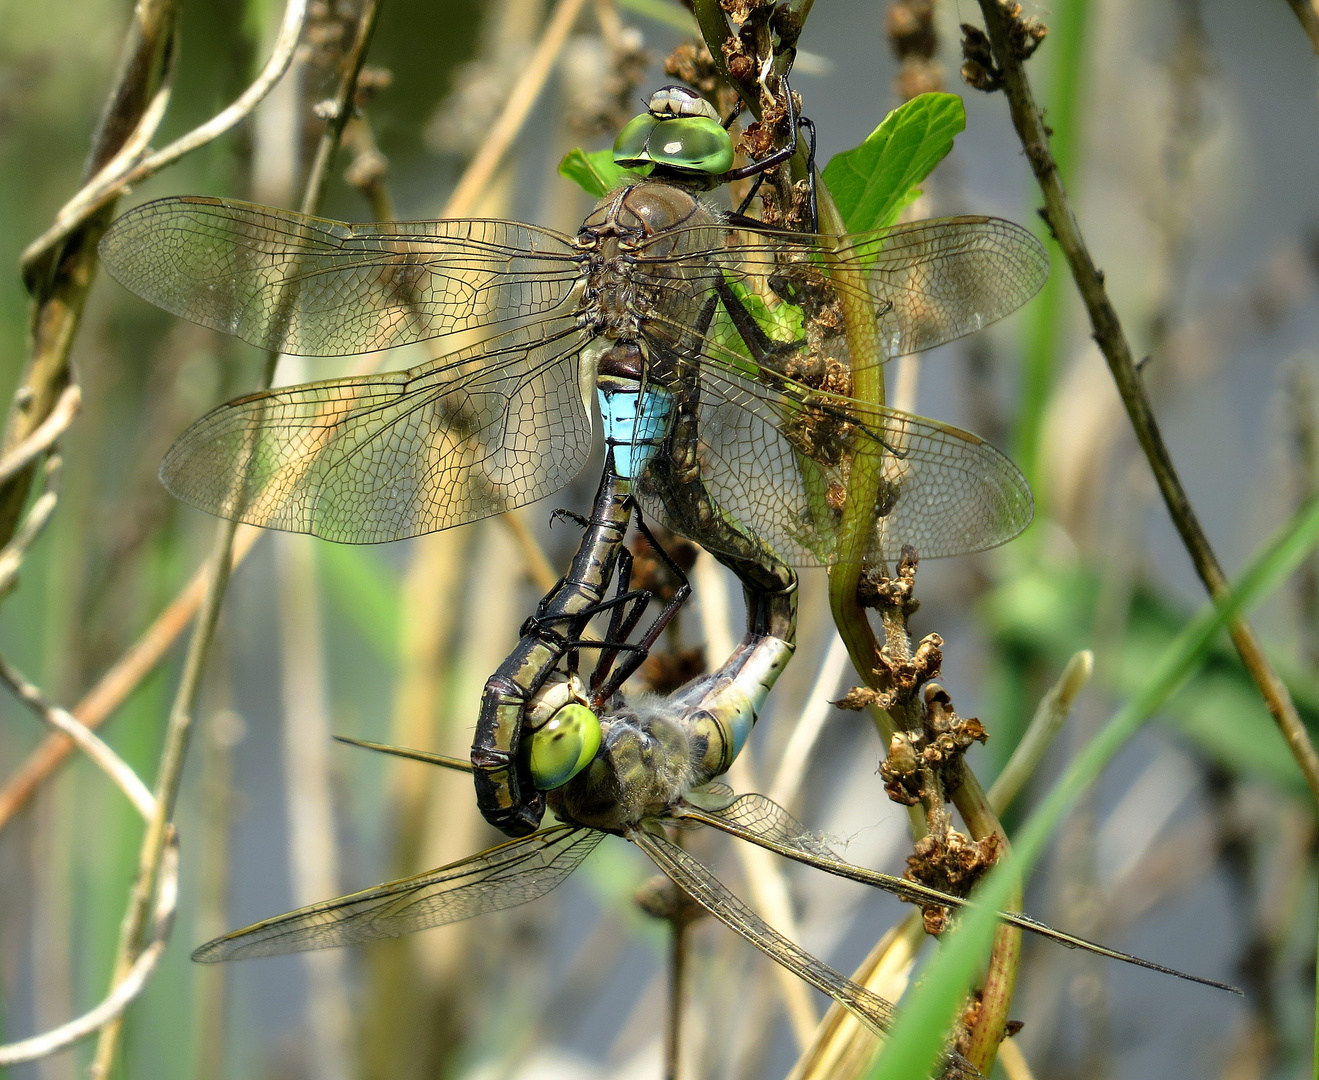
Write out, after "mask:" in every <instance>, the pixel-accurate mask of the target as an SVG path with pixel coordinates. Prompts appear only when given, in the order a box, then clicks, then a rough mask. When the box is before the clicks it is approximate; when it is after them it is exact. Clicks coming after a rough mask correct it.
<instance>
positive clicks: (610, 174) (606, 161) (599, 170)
mask: <svg viewBox="0 0 1319 1080" xmlns="http://www.w3.org/2000/svg"><path fill="white" fill-rule="evenodd" d="M649 171H650V170H649V169H646V170H645V171H642V170H640V169H624V168H623V167H622V166H621V165H615V164H614V155H613V151H611V150H596V151H593V152H592V153H589V154H588V153H587V152H586V151H585V150H583V149H582V148H581V147H577V148H576V149H573V150H569V151H568V153H566V154H565V155H564V157H563V160H562V161H561V162H559V175H560V176H566V177H567V178H568V179H569V180H572V181H574V182H576V183H577V184H579V185H581V187H582V188H584V189H585V190H586V192H587V194H589V195H594V196H595V197H596V198H597V199H603V198H604V197H605V196H606V195H608V194H609V193H610V192H611V191H613V190H614V188H616V187H618V186H619V185H620V184H623V183H626V182H627V181H628V180H631V179H635V178H636V177H638V176H645V175H646V173H647V172H649Z"/></svg>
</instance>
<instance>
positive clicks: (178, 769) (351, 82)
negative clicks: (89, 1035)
mask: <svg viewBox="0 0 1319 1080" xmlns="http://www.w3.org/2000/svg"><path fill="white" fill-rule="evenodd" d="M377 11H378V4H377V2H376V0H367V2H366V4H365V5H364V6H363V9H362V13H361V15H360V17H359V19H358V24H357V33H356V36H355V38H354V41H353V46H352V48H351V49H350V50H349V51H348V53H347V54H346V55H345V58H344V62H343V66H342V69H341V74H340V82H339V91H338V93H337V94H336V95H335V103H336V109H335V111H334V112H333V113H332V115H331V116H330V118H329V120H328V121H327V122H326V125H325V132H324V134H323V135H322V136H321V140H320V143H319V145H318V147H317V152H316V157H315V159H314V161H313V163H312V167H311V171H310V173H309V175H308V178H307V184H306V188H305V190H304V192H303V199H302V212H303V213H305V214H309V213H314V212H315V210H316V209H317V206H318V205H319V201H320V198H321V195H322V194H323V192H324V189H325V181H326V175H327V174H328V172H329V168H330V162H331V160H332V157H333V153H334V149H335V147H337V146H338V143H339V137H340V135H341V134H342V133H343V127H344V125H345V124H346V123H347V120H348V113H349V109H348V105H349V103H350V102H351V101H352V100H353V93H354V90H355V87H356V85H357V75H358V72H359V71H360V70H361V66H362V62H363V60H364V59H365V55H366V48H367V45H368V44H369V43H370V40H371V34H372V32H373V30H374V29H375V20H376V13H377ZM278 360H279V357H278V356H277V355H271V356H270V357H269V358H268V360H267V363H266V370H265V372H264V376H263V378H262V381H261V388H262V389H264V388H266V387H268V386H269V385H270V381H271V379H272V378H273V376H274V373H275V365H276V363H277V362H278ZM237 530H238V523H237V522H233V521H225V522H222V523H221V525H220V528H219V534H218V536H217V538H216V543H215V547H214V550H213V553H212V557H211V563H210V564H211V576H210V580H209V582H208V585H207V590H206V598H205V600H204V601H203V602H202V607H201V611H200V612H199V614H198V619H197V626H196V629H195V630H194V631H193V635H192V639H191V640H190V641H189V643H188V654H187V658H186V659H185V661H184V665H183V674H182V676H181V678H180V680H179V686H178V689H177V691H176V692H175V696H174V703H173V705H172V707H171V709H170V716H169V722H168V724H167V725H166V729H165V742H164V747H163V749H162V751H161V758H160V766H159V771H158V773H157V776H156V799H157V806H156V813H155V814H154V815H153V816H152V818H151V820H150V822H149V823H148V826H147V833H146V836H145V838H144V839H143V842H142V849H141V853H140V855H139V858H138V870H137V878H136V880H135V881H134V885H133V893H132V896H131V899H130V901H129V908H128V911H127V912H126V913H125V915H124V921H123V925H122V926H121V928H120V939H119V951H118V956H117V958H116V962H115V976H114V981H115V982H117V981H118V980H119V979H120V978H122V977H124V976H125V975H126V974H127V973H128V970H129V969H130V968H131V967H132V965H133V963H134V962H135V960H136V958H137V956H138V955H139V953H140V951H141V948H142V945H141V937H142V933H143V929H144V927H145V922H146V916H147V910H148V906H149V904H150V901H151V896H152V893H153V892H154V888H155V882H156V877H157V870H158V868H159V866H160V860H161V858H162V856H163V854H164V847H165V838H166V836H167V835H168V834H169V833H170V832H171V831H172V828H173V827H172V825H171V824H170V821H171V819H172V818H173V815H174V806H175V803H176V801H177V799H178V792H179V784H180V782H181V781H182V778H183V763H184V759H185V758H186V756H187V751H188V744H189V741H190V739H191V735H192V727H193V717H194V713H195V711H196V705H197V698H198V694H199V692H200V690H201V680H202V675H203V674H204V672H205V668H206V660H207V657H208V655H209V652H210V645H211V642H212V640H213V639H214V636H215V627H216V624H217V623H218V622H219V618H220V607H221V605H222V604H223V603H224V594H225V589H226V588H227V586H228V584H229V572H230V568H231V567H232V565H233V546H234V534H235V533H236V532H237ZM122 1030H123V1024H122V1020H115V1021H113V1022H111V1023H109V1024H107V1025H106V1026H105V1027H104V1028H102V1029H101V1038H100V1040H99V1041H98V1044H97V1047H96V1057H95V1059H94V1060H93V1062H92V1066H91V1070H90V1072H91V1076H92V1077H93V1080H102V1078H104V1077H108V1076H109V1075H110V1071H111V1067H112V1065H113V1063H114V1058H115V1055H116V1053H117V1050H118V1046H119V1039H120V1035H121V1033H122Z"/></svg>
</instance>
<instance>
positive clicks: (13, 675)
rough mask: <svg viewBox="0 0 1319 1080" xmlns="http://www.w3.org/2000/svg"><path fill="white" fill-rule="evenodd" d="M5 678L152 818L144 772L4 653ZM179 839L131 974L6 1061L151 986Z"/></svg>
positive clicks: (108, 1015)
mask: <svg viewBox="0 0 1319 1080" xmlns="http://www.w3.org/2000/svg"><path fill="white" fill-rule="evenodd" d="M0 681H3V682H4V683H5V684H6V685H8V686H9V688H10V689H11V690H12V691H13V692H14V694H15V695H16V696H17V697H18V698H19V699H20V700H21V701H22V702H23V703H24V704H26V705H27V706H28V707H29V708H31V709H32V710H33V711H34V712H35V713H36V714H37V715H38V716H39V717H40V718H41V719H42V720H43V721H44V722H45V723H47V724H49V725H50V726H51V727H53V728H56V729H58V730H59V731H62V732H64V733H65V734H66V735H67V736H68V737H69V738H70V739H72V740H73V741H74V742H75V743H76V744H77V745H78V747H79V748H80V749H81V750H82V751H83V752H84V753H86V754H87V756H88V757H89V758H91V759H92V761H93V762H94V763H95V764H96V765H97V767H98V768H100V769H101V771H102V772H104V773H105V774H106V775H107V776H108V777H109V778H110V779H111V780H112V781H113V782H114V783H115V785H116V786H117V787H118V788H119V789H120V790H121V791H122V792H123V793H124V795H125V796H126V797H127V798H128V801H129V802H131V803H132V804H133V807H134V809H136V810H137V812H138V813H139V814H141V815H142V817H143V819H144V820H148V821H149V820H151V818H152V817H153V815H154V814H155V811H156V800H155V797H154V796H153V795H152V794H151V792H150V791H148V790H147V786H146V785H145V784H144V783H142V781H141V779H140V778H139V777H138V775H137V774H136V773H135V772H134V771H133V770H132V769H131V768H130V767H129V766H128V764H127V763H126V762H124V760H123V759H122V758H120V757H119V755H118V754H116V753H115V752H114V751H113V750H111V749H110V747H109V746H107V745H106V744H105V743H103V742H102V741H101V740H100V739H98V738H97V737H96V736H95V735H94V734H92V732H90V731H88V730H87V729H86V728H85V727H84V726H83V725H82V724H80V723H78V721H77V720H76V719H74V717H73V716H71V715H70V714H69V713H68V712H66V711H65V710H63V709H61V708H59V707H58V706H55V705H53V704H51V703H50V702H48V701H47V700H46V699H45V697H44V696H43V695H42V693H41V691H40V690H39V689H38V688H37V687H36V686H34V685H33V684H32V683H30V682H28V681H27V680H26V679H25V678H23V676H22V675H20V674H19V673H18V672H17V671H16V670H15V669H14V668H12V667H11V666H10V665H9V663H8V662H7V661H6V660H5V659H4V658H3V657H0ZM178 868H179V859H178V843H177V841H176V839H175V837H174V833H173V830H172V829H171V830H170V831H169V833H168V835H167V837H166V845H165V850H164V852H163V854H162V859H161V870H160V887H159V888H158V890H157V894H156V905H155V910H154V912H153V918H152V924H153V931H152V935H151V940H150V941H149V942H148V944H147V946H146V948H145V949H144V950H143V951H142V953H141V955H140V956H139V957H138V958H137V961H136V963H135V964H134V965H133V967H132V968H131V969H130V970H129V971H128V972H127V973H126V974H125V977H124V978H123V979H121V980H119V981H118V982H116V983H115V985H114V986H113V987H112V989H111V991H110V993H109V994H108V995H107V996H106V997H105V999H104V1000H102V1001H101V1003H100V1004H98V1005H97V1006H96V1007H95V1008H93V1009H91V1010H89V1011H88V1012H86V1013H84V1014H83V1015H82V1016H79V1017H77V1018H75V1019H73V1020H70V1021H69V1022H68V1023H66V1024H61V1025H60V1026H59V1027H58V1028H55V1029H54V1030H52V1031H47V1032H45V1033H43V1034H41V1035H36V1036H33V1037H32V1038H30V1039H24V1040H22V1041H21V1042H16V1043H10V1044H8V1045H7V1046H0V1067H4V1066H8V1065H17V1064H19V1063H21V1062H24V1061H33V1060H36V1059H37V1058H42V1057H46V1056H47V1055H49V1054H53V1053H55V1052H56V1051H57V1050H61V1049H63V1048H64V1047H66V1046H70V1045H72V1044H73V1043H75V1042H78V1041H79V1040H81V1039H84V1038H86V1037H87V1036H89V1035H91V1034H92V1033H94V1032H95V1031H96V1030H97V1029H98V1028H101V1027H102V1026H103V1025H105V1024H107V1023H110V1022H111V1021H113V1020H114V1019H115V1018H116V1017H117V1016H119V1015H120V1014H121V1013H122V1012H123V1011H124V1009H126V1008H127V1007H128V1005H129V1003H130V1002H131V1001H132V1000H133V999H134V998H136V997H137V995H138V994H139V993H141V992H142V989H143V988H144V987H145V986H146V984H147V980H148V979H149V978H150V976H151V974H152V972H154V971H155V969H156V966H157V964H159V963H160V958H161V956H162V954H163V953H164V951H165V944H166V941H167V940H168V938H169V930H170V925H171V923H172V922H173V918H174V910H175V907H176V906H177V903H178Z"/></svg>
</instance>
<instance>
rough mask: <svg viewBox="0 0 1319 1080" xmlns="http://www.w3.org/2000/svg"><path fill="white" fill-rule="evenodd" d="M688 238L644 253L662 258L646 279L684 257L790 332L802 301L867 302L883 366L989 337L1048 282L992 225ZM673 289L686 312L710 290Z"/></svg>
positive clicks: (1037, 254) (1022, 236)
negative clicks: (675, 256) (841, 298)
mask: <svg viewBox="0 0 1319 1080" xmlns="http://www.w3.org/2000/svg"><path fill="white" fill-rule="evenodd" d="M681 232H682V233H683V234H684V235H683V237H682V238H681V240H679V239H677V238H674V237H673V236H671V235H670V233H662V234H660V236H659V237H657V238H656V239H655V240H654V241H652V242H651V243H650V245H648V247H646V248H643V252H645V251H654V252H655V254H653V255H651V256H649V260H647V258H646V257H645V256H644V255H643V257H642V258H640V259H639V260H638V262H639V264H640V265H641V266H642V267H643V269H644V267H645V265H646V262H647V261H649V262H651V263H653V264H654V267H655V269H656V270H657V271H661V270H662V269H663V267H664V265H665V264H666V263H667V262H668V261H670V257H669V256H668V255H667V254H663V252H667V251H668V249H670V248H674V249H677V250H679V251H681V253H682V254H681V258H682V259H684V260H686V261H688V262H700V261H702V260H704V261H708V262H711V263H714V264H715V265H717V266H719V267H720V269H721V271H722V273H723V276H724V278H725V280H727V281H728V282H730V283H736V284H737V285H738V286H740V287H741V289H742V290H743V292H744V294H747V295H750V296H753V297H756V298H758V299H759V300H760V301H761V302H763V303H764V304H765V305H766V306H767V307H768V308H769V309H770V310H771V311H775V310H778V311H779V314H780V317H781V318H782V319H783V321H784V322H788V321H790V318H789V316H790V314H791V312H790V309H791V308H792V307H793V306H794V303H799V302H800V300H799V298H800V297H803V296H805V297H809V296H814V297H815V298H816V300H817V301H818V300H820V299H821V297H824V299H826V300H827V299H828V297H829V296H830V295H831V294H832V295H837V294H844V295H850V296H854V297H858V298H862V299H864V300H866V301H868V302H869V303H870V304H871V305H872V306H873V309H874V312H875V317H876V320H877V325H878V330H879V348H878V356H877V359H878V360H879V361H881V362H882V361H884V360H887V359H890V358H892V357H895V356H901V355H904V354H906V353H914V352H920V351H922V350H924V349H932V348H934V347H935V346H936V345H942V344H944V343H945V342H949V341H953V340H955V339H956V338H960V337H963V336H965V335H967V334H973V333H975V332H976V331H977V330H980V329H983V328H984V327H986V326H988V325H989V324H990V323H993V322H995V321H997V320H998V319H1001V318H1003V317H1004V316H1005V315H1008V314H1010V313H1011V312H1013V311H1015V310H1016V309H1017V308H1019V307H1021V305H1022V304H1024V303H1026V301H1027V300H1029V299H1030V298H1031V297H1032V296H1034V295H1035V294H1036V293H1037V292H1039V290H1040V289H1041V288H1042V287H1043V286H1044V282H1045V280H1046V279H1047V278H1048V275H1049V259H1048V256H1047V254H1046V253H1045V250H1044V247H1043V245H1042V244H1041V243H1040V242H1039V240H1037V239H1036V238H1035V237H1034V236H1033V235H1032V234H1031V233H1030V232H1029V231H1028V230H1026V229H1023V228H1022V227H1021V226H1020V225H1016V224H1014V223H1013V222H1010V221H1003V220H1001V219H999V218H991V217H979V216H967V217H955V218H938V219H930V220H925V221H915V222H911V223H909V224H904V225H895V226H893V227H891V228H889V229H883V230H878V231H875V232H867V233H853V234H849V235H846V236H839V237H827V236H814V235H810V234H804V233H790V232H779V231H773V230H756V229H742V228H739V229H736V230H733V229H728V228H724V227H712V226H698V227H695V228H693V229H689V230H681ZM839 268H841V270H842V271H843V272H841V273H840V272H838V270H839ZM665 287H666V290H668V292H669V293H670V298H669V301H668V306H670V307H672V308H677V307H679V306H688V305H689V303H690V302H689V301H687V300H684V299H683V298H681V297H680V296H679V295H678V294H679V293H682V292H683V291H684V290H695V289H701V288H704V287H706V285H705V282H704V281H703V280H702V279H693V280H691V281H688V282H684V281H683V280H681V279H677V280H672V281H667V282H666V285H665ZM784 305H786V306H787V309H789V310H783V309H784ZM869 362H870V358H867V357H859V358H855V359H853V360H852V361H851V363H852V365H853V366H856V367H860V366H863V365H866V364H868V363H869Z"/></svg>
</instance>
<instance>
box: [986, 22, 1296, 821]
mask: <svg viewBox="0 0 1319 1080" xmlns="http://www.w3.org/2000/svg"><path fill="white" fill-rule="evenodd" d="M980 10H981V12H982V13H983V14H984V18H985V26H986V29H987V31H988V36H989V42H990V45H991V48H992V50H993V58H994V63H995V65H996V68H997V70H996V72H995V73H994V74H995V76H996V78H995V80H993V82H995V83H998V84H1000V85H1001V87H1002V89H1003V91H1004V93H1005V94H1006V95H1007V98H1008V104H1009V107H1010V109H1011V113H1012V122H1013V125H1014V126H1015V127H1016V129H1017V135H1018V137H1019V138H1020V139H1021V144H1022V147H1023V148H1024V149H1025V151H1026V157H1027V159H1028V160H1029V161H1030V165H1031V168H1032V170H1033V171H1034V173H1035V178H1036V180H1037V181H1038V182H1039V185H1040V190H1041V191H1042V192H1043V194H1044V203H1045V205H1044V210H1043V214H1044V217H1045V220H1046V221H1047V222H1048V223H1049V227H1050V229H1051V230H1052V231H1053V234H1054V237H1055V238H1056V239H1057V241H1058V244H1059V246H1060V247H1061V248H1062V251H1063V254H1064V256H1065V257H1066V259H1067V264H1068V266H1069V267H1070V269H1071V271H1072V277H1073V279H1074V280H1075V282H1076V287H1077V290H1078V291H1079V292H1080V294H1081V299H1082V301H1083V302H1084V303H1085V307H1086V311H1087V313H1088V314H1089V316H1090V324H1091V328H1092V332H1093V336H1094V339H1095V342H1096V343H1097V344H1098V345H1099V348H1100V351H1101V352H1102V353H1103V354H1104V359H1105V360H1106V361H1107V362H1108V367H1109V371H1110V372H1111V373H1112V376H1113V381H1114V383H1115V384H1116V386H1117V390H1118V394H1119V395H1120V397H1121V398H1122V403H1123V405H1124V406H1125V407H1126V410H1127V416H1128V418H1129V419H1130V421H1131V426H1132V428H1133V430H1134V431H1135V433H1136V438H1137V440H1138V441H1139V443H1140V446H1141V449H1142V450H1143V451H1144V453H1145V456H1146V458H1147V459H1148V460H1149V463H1150V468H1151V469H1152V470H1153V472H1154V478H1155V480H1156V481H1157V483H1158V485H1159V491H1160V493H1161V494H1162V495H1163V499H1164V502H1165V504H1166V505H1167V507H1168V512H1169V514H1170V515H1171V516H1172V520H1173V524H1174V525H1176V527H1177V531H1178V533H1179V534H1180V535H1181V538H1182V543H1183V544H1184V545H1185V546H1186V550H1187V552H1188V553H1189V554H1190V556H1191V560H1192V562H1193V563H1194V564H1195V569H1196V572H1197V573H1198V574H1199V576H1200V580H1201V581H1203V582H1204V585H1205V588H1206V589H1207V590H1208V592H1209V595H1210V596H1212V597H1213V598H1214V599H1215V600H1216V601H1221V600H1223V599H1224V598H1225V597H1226V596H1227V594H1228V591H1229V586H1228V581H1227V577H1226V575H1225V574H1224V573H1223V569H1222V567H1221V566H1220V565H1219V562H1218V559H1217V557H1216V556H1215V554H1214V551H1213V549H1212V547H1211V546H1210V544H1209V540H1208V538H1207V537H1206V536H1205V532H1204V529H1203V527H1202V526H1201V524H1200V521H1199V518H1198V517H1197V516H1196V513H1195V509H1194V508H1193V507H1192V506H1191V502H1190V499H1189V498H1188V497H1187V495H1186V491H1185V489H1184V488H1183V486H1182V482H1181V479H1180V477H1179V476H1178V475H1177V470H1176V467H1175V466H1174V465H1173V461H1172V456H1171V455H1170V454H1169V452H1168V448H1167V446H1166V445H1165V444H1164V441H1163V437H1162V435H1161V434H1160V433H1159V426H1158V421H1157V420H1156V419H1155V416H1154V410H1153V408H1152V407H1151V405H1150V401H1149V397H1148V396H1147V394H1146V392H1145V387H1144V384H1143V383H1142V381H1141V377H1140V373H1139V371H1138V370H1137V368H1136V363H1135V360H1134V359H1133V357H1132V352H1131V345H1130V343H1129V342H1128V340H1127V337H1126V334H1125V332H1124V331H1123V329H1122V323H1121V320H1120V319H1119V318H1118V314H1117V311H1116V309H1115V308H1114V307H1113V304H1112V302H1111V301H1110V300H1109V298H1108V293H1107V290H1106V289H1105V287H1104V276H1103V274H1102V273H1101V272H1100V271H1099V269H1098V268H1097V267H1096V266H1095V264H1094V261H1093V259H1091V257H1090V252H1089V250H1088V249H1087V247H1086V245H1085V241H1084V239H1083V238H1082V236H1081V230H1080V226H1079V225H1078V224H1077V221H1076V217H1075V215H1074V214H1073V212H1072V208H1071V205H1070V203H1069V202H1068V200H1067V193H1066V191H1065V189H1064V188H1063V183H1062V178H1061V177H1060V176H1059V175H1058V170H1057V167H1056V166H1055V164H1054V161H1053V156H1052V154H1051V153H1050V151H1049V135H1048V132H1047V130H1046V129H1045V126H1044V120H1043V117H1042V115H1041V113H1040V110H1039V107H1038V106H1037V105H1036V103H1035V98H1034V95H1033V93H1032V91H1031V87H1030V82H1029V80H1028V79H1027V78H1026V72H1025V68H1024V66H1023V59H1024V54H1026V53H1027V50H1026V49H1025V48H1023V47H1022V46H1021V44H1020V43H1021V42H1022V41H1023V31H1025V30H1028V29H1029V28H1028V27H1026V25H1025V24H1024V23H1023V22H1022V20H1021V17H1020V8H1019V7H1018V6H1017V5H1015V4H1012V3H1010V2H1007V0H980ZM1014 42H1016V44H1014ZM991 85H992V83H991ZM1228 630H1229V634H1230V636H1231V638H1232V643H1233V644H1234V645H1235V646H1236V649H1237V652H1238V654H1239V655H1240V657H1241V662H1242V663H1243V664H1244V665H1245V667H1246V670H1247V671H1248V672H1249V673H1250V676H1251V678H1252V679H1253V680H1254V682H1255V685H1256V686H1257V687H1258V688H1259V691H1260V694H1261V695H1262V696H1263V698H1264V702H1265V704H1266V705H1267V706H1268V709H1269V712H1270V713H1272V715H1273V718H1274V721H1275V722H1276V723H1277V725H1278V728H1279V730H1280V731H1281V732H1282V735H1283V738H1284V739H1285V740H1286V742H1287V745H1288V747H1289V748H1290V749H1291V752H1292V756H1293V757H1294V758H1295V760H1296V763H1297V765H1298V766H1299V767H1300V770H1301V773H1302V775H1303V776H1304V778H1305V782H1306V785H1307V786H1308V787H1309V789H1310V793H1311V795H1312V797H1313V798H1314V799H1315V801H1316V802H1319V753H1316V751H1315V747H1314V744H1313V743H1312V742H1311V741H1310V737H1309V735H1308V733H1307V732H1306V730H1305V726H1304V724H1303V723H1302V722H1301V718H1300V716H1299V714H1298V713H1297V711H1296V706H1295V704H1294V703H1293V702H1292V700H1291V695H1290V694H1289V693H1288V691H1287V688H1286V686H1284V685H1283V683H1282V680H1281V679H1280V678H1278V675H1277V673H1276V672H1275V671H1274V670H1273V668H1272V667H1271V666H1270V664H1269V662H1268V660H1267V659H1266V658H1265V656H1264V651H1263V649H1262V648H1261V647H1260V643H1259V639H1258V638H1257V637H1256V636H1255V632H1254V630H1253V629H1252V628H1251V626H1250V623H1249V622H1247V621H1246V619H1245V618H1244V617H1243V616H1241V615H1235V616H1233V618H1232V620H1231V621H1230V623H1229V624H1228Z"/></svg>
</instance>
